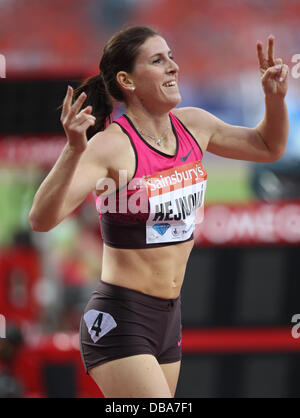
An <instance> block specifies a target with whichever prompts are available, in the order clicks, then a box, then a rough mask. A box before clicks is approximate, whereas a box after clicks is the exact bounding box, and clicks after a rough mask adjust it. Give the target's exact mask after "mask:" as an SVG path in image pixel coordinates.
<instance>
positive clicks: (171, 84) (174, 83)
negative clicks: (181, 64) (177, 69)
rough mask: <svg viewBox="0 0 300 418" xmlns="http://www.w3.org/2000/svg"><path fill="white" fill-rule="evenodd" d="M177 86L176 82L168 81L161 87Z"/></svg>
mask: <svg viewBox="0 0 300 418" xmlns="http://www.w3.org/2000/svg"><path fill="white" fill-rule="evenodd" d="M176 85H177V83H176V81H175V80H173V81H168V82H167V83H164V84H163V86H164V87H175V86H176Z"/></svg>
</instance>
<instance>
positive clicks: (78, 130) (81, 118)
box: [60, 86, 96, 152]
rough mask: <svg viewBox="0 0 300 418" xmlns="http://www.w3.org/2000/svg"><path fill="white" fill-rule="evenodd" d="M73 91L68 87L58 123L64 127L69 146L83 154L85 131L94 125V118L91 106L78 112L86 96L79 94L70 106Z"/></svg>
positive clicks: (85, 139)
mask: <svg viewBox="0 0 300 418" xmlns="http://www.w3.org/2000/svg"><path fill="white" fill-rule="evenodd" d="M72 99H73V89H72V87H70V86H69V87H68V90H67V94H66V97H65V99H64V102H63V108H62V112H61V117H60V121H61V123H62V125H63V127H64V130H65V133H66V136H67V139H68V143H69V146H70V147H71V148H72V149H74V150H76V151H78V152H83V151H84V150H85V149H86V146H87V137H86V131H87V129H88V128H89V127H90V126H92V125H94V124H95V120H96V118H95V117H94V116H93V115H92V114H91V113H92V106H87V107H85V108H84V109H82V110H81V111H80V108H81V106H82V105H83V103H84V101H85V99H86V94H85V93H81V95H80V96H79V97H78V98H77V100H76V101H75V102H74V103H73V105H72Z"/></svg>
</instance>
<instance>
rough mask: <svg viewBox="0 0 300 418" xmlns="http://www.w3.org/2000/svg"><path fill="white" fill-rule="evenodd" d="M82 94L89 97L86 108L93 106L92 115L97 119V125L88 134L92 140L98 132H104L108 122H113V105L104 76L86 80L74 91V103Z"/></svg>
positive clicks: (85, 103)
mask: <svg viewBox="0 0 300 418" xmlns="http://www.w3.org/2000/svg"><path fill="white" fill-rule="evenodd" d="M82 92H85V93H86V95H87V98H86V100H85V102H84V107H86V106H92V108H93V110H92V114H93V116H95V118H96V122H95V125H93V126H90V127H89V128H88V130H87V133H86V135H87V138H88V139H90V138H91V137H92V136H93V135H95V134H96V133H97V132H99V131H103V130H104V129H105V127H106V125H107V122H111V113H112V111H113V103H112V100H111V98H110V96H109V94H108V92H107V90H106V87H105V83H104V80H103V76H102V74H98V75H96V76H93V77H89V78H87V79H86V80H84V81H83V83H82V84H81V85H80V86H79V87H77V88H76V89H75V90H74V95H73V98H74V101H75V100H76V99H77V97H78V96H79V95H80V94H81V93H82Z"/></svg>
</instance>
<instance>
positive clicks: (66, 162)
mask: <svg viewBox="0 0 300 418" xmlns="http://www.w3.org/2000/svg"><path fill="white" fill-rule="evenodd" d="M82 154H83V152H78V151H76V150H74V149H72V148H71V147H70V146H69V145H68V144H66V146H65V147H64V149H63V151H62V153H61V155H60V157H59V158H58V160H57V161H56V163H55V165H54V166H53V168H52V169H51V171H50V173H49V174H48V175H47V177H46V178H45V179H44V181H43V182H42V184H41V185H40V187H39V189H38V191H37V192H36V194H35V196H34V199H33V204H32V208H31V211H30V213H29V223H30V225H31V227H32V229H34V230H36V231H43V232H46V231H48V230H49V229H51V228H53V227H54V226H55V225H57V223H59V222H60V220H61V213H62V209H63V205H64V199H65V196H66V194H67V191H68V188H69V187H70V184H71V180H72V177H73V175H74V173H75V170H76V167H77V165H78V162H79V160H80V158H81V155H82Z"/></svg>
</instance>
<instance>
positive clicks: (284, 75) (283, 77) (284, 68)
mask: <svg viewBox="0 0 300 418" xmlns="http://www.w3.org/2000/svg"><path fill="white" fill-rule="evenodd" d="M288 73H289V67H288V65H286V64H284V65H282V69H281V74H280V77H279V81H280V82H283V81H285V80H286V78H287V76H288Z"/></svg>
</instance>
